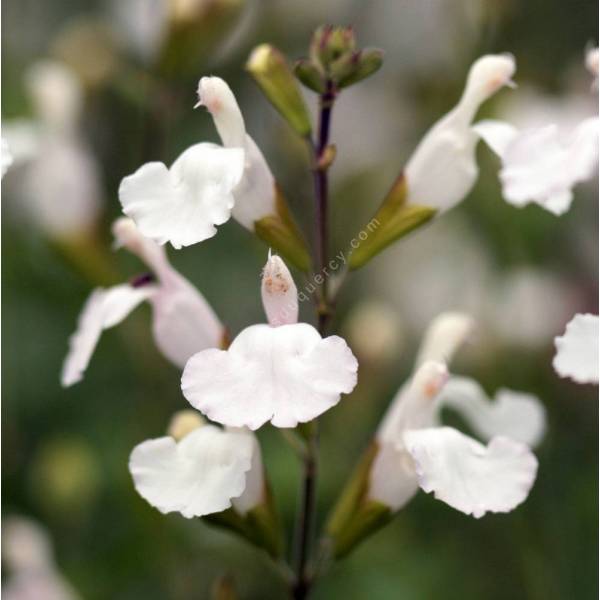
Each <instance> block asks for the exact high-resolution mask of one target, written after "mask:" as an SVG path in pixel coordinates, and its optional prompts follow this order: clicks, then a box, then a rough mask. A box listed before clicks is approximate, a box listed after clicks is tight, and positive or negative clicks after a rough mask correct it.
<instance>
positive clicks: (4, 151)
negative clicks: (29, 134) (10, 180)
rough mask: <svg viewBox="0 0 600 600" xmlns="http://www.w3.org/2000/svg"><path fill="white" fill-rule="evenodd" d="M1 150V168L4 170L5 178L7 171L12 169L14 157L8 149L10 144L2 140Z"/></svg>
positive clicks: (0, 141)
mask: <svg viewBox="0 0 600 600" xmlns="http://www.w3.org/2000/svg"><path fill="white" fill-rule="evenodd" d="M0 144H1V147H0V150H1V155H0V167H1V170H2V177H4V174H5V173H6V171H8V168H9V167H10V165H12V164H13V160H14V159H13V155H12V154H11V152H10V148H9V147H8V142H7V141H6V140H5V139H4V138H2V139H1V140H0Z"/></svg>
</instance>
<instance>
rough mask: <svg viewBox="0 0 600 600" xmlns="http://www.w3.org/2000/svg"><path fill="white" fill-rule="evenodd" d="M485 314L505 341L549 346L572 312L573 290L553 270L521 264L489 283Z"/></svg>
mask: <svg viewBox="0 0 600 600" xmlns="http://www.w3.org/2000/svg"><path fill="white" fill-rule="evenodd" d="M487 287H488V289H489V290H490V293H489V294H488V298H487V300H488V301H487V307H486V309H485V316H486V317H487V319H488V324H489V328H490V330H491V331H493V332H494V333H495V334H496V335H497V336H498V337H499V338H500V339H501V340H502V341H503V342H506V343H508V344H511V345H517V346H522V347H524V348H533V349H535V348H539V347H541V346H546V345H547V343H548V340H549V339H551V338H552V337H554V336H555V335H556V334H557V333H558V331H560V329H561V327H562V326H563V324H564V322H565V321H566V319H567V318H568V317H569V315H570V314H571V312H572V308H571V307H572V305H573V298H572V295H573V294H572V292H571V291H570V290H569V288H568V287H567V284H566V282H564V281H562V280H561V279H560V278H558V277H557V276H555V275H553V274H552V273H550V272H549V271H544V270H542V269H534V268H531V267H521V268H516V269H511V270H509V271H507V272H505V273H500V274H498V275H496V276H495V277H494V278H493V279H492V280H491V281H490V282H489V283H488V285H487Z"/></svg>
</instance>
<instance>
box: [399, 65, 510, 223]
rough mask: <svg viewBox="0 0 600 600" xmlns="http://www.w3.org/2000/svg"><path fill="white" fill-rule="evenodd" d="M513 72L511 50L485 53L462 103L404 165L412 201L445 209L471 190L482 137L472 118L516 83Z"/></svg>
mask: <svg viewBox="0 0 600 600" xmlns="http://www.w3.org/2000/svg"><path fill="white" fill-rule="evenodd" d="M514 72H515V60H514V58H513V56H512V55H510V54H491V55H486V56H483V57H481V58H480V59H478V60H477V61H476V62H475V63H474V64H473V66H472V67H471V69H470V71H469V75H468V77H467V84H466V87H465V90H464V92H463V95H462V97H461V99H460V101H459V103H458V104H457V105H456V106H455V108H454V109H452V110H451V111H450V112H449V113H448V114H447V115H445V116H444V117H443V118H442V119H440V120H439V121H438V122H437V123H436V124H435V125H434V126H433V127H432V128H431V129H430V130H429V131H428V132H427V134H426V135H425V137H424V138H423V139H422V140H421V142H420V143H419V145H418V146H417V148H416V150H415V151H414V153H413V155H412V156H411V158H410V159H409V161H408V163H407V165H406V169H405V171H404V174H405V177H406V183H407V189H408V196H407V198H408V201H409V202H410V203H412V204H417V205H423V206H429V207H432V208H437V209H438V210H440V211H445V210H448V209H450V208H452V207H453V206H455V205H456V204H458V203H459V202H460V201H461V200H463V198H464V197H465V196H466V195H467V194H468V193H469V191H470V190H471V188H472V187H473V185H474V184H475V181H476V179H477V175H478V172H479V171H478V167H477V162H476V157H475V148H476V146H477V142H478V140H479V138H478V135H477V134H476V133H475V132H474V131H473V128H472V126H471V122H472V121H473V119H474V118H475V115H476V113H477V111H478V109H479V107H480V106H481V104H483V102H485V101H486V100H487V99H488V98H489V97H490V96H492V95H493V94H495V93H496V92H497V91H498V90H499V89H500V88H502V87H503V86H505V85H509V86H510V85H513V84H512V80H511V78H512V76H513V75H514Z"/></svg>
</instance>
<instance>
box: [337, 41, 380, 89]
mask: <svg viewBox="0 0 600 600" xmlns="http://www.w3.org/2000/svg"><path fill="white" fill-rule="evenodd" d="M350 62H351V67H352V68H347V69H346V71H347V72H346V73H341V74H340V76H338V78H337V79H336V82H337V85H338V87H340V88H345V87H348V86H350V85H353V84H355V83H358V82H359V81H362V80H363V79H366V78H367V77H370V76H371V75H373V73H375V72H376V71H378V70H379V68H380V67H381V65H382V64H383V50H380V49H379V48H367V49H365V50H361V51H360V52H359V53H357V54H354V55H352V61H350Z"/></svg>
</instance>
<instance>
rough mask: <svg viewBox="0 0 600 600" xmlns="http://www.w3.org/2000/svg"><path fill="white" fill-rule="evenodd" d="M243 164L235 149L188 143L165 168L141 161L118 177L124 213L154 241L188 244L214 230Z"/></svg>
mask: <svg viewBox="0 0 600 600" xmlns="http://www.w3.org/2000/svg"><path fill="white" fill-rule="evenodd" d="M243 169H244V153H243V151H242V150H240V149H239V148H221V147H220V146H217V145H216V144H210V143H201V144H196V145H195V146H192V147H191V148H188V149H187V150H186V151H185V152H183V154H181V155H180V156H179V158H178V159H177V160H176V161H175V162H174V163H173V165H172V166H171V168H170V169H168V168H167V167H166V165H165V164H164V163H161V162H150V163H146V164H145V165H142V166H141V167H140V168H139V169H138V170H137V171H136V172H135V173H133V175H129V176H127V177H125V178H124V179H123V181H121V185H120V186H119V199H120V201H121V204H122V206H123V212H124V213H125V214H126V215H128V216H129V217H131V218H132V219H133V220H134V221H135V223H136V225H137V226H138V228H139V230H140V232H141V233H142V234H143V235H145V236H146V237H148V238H151V239H153V240H155V241H156V242H158V243H159V244H165V243H167V242H170V243H171V244H172V246H173V247H174V248H181V247H182V246H190V245H191V244H196V243H198V242H201V241H203V240H206V239H208V238H210V237H212V236H214V235H215V233H216V232H217V229H216V227H215V226H216V225H222V224H223V223H225V222H227V221H228V220H229V217H230V216H231V209H232V208H233V205H234V197H233V194H232V191H233V189H234V188H235V186H236V185H237V184H238V183H239V181H240V178H241V177H242V173H243Z"/></svg>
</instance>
